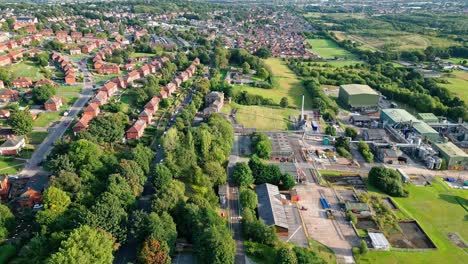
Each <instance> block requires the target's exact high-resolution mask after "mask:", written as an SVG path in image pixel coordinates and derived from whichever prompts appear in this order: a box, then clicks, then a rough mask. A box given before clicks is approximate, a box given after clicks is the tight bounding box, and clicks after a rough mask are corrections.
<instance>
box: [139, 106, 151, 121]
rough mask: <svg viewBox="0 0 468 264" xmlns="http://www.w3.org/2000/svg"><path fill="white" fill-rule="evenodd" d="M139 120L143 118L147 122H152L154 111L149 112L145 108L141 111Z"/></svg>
mask: <svg viewBox="0 0 468 264" xmlns="http://www.w3.org/2000/svg"><path fill="white" fill-rule="evenodd" d="M138 120H143V121H145V122H146V124H148V125H149V124H151V121H152V120H153V114H152V112H148V111H146V109H145V110H143V111H141V113H140V115H139V116H138Z"/></svg>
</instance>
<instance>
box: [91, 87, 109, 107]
mask: <svg viewBox="0 0 468 264" xmlns="http://www.w3.org/2000/svg"><path fill="white" fill-rule="evenodd" d="M107 99H108V96H107V92H106V91H102V90H101V91H99V92H97V94H96V96H95V97H94V98H93V99H92V100H91V102H90V103H96V104H97V105H103V104H105V103H107Z"/></svg>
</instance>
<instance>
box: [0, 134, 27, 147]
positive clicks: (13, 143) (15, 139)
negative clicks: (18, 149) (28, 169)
mask: <svg viewBox="0 0 468 264" xmlns="http://www.w3.org/2000/svg"><path fill="white" fill-rule="evenodd" d="M21 141H24V137H23V136H17V137H12V138H9V139H7V140H6V141H5V142H3V144H2V145H1V146H0V147H2V148H11V147H15V146H17V145H18V144H19V143H20V142H21Z"/></svg>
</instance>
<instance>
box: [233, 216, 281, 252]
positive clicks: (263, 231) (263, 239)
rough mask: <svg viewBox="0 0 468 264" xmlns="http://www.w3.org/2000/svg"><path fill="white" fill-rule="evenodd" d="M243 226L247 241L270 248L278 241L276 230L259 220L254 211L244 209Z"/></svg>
mask: <svg viewBox="0 0 468 264" xmlns="http://www.w3.org/2000/svg"><path fill="white" fill-rule="evenodd" d="M242 224H243V231H244V235H245V238H246V239H249V240H252V241H254V242H257V243H262V244H266V245H270V246H272V245H274V244H275V243H276V241H277V239H278V237H277V236H276V232H275V230H274V228H273V227H269V226H267V225H266V224H265V223H264V222H262V221H260V220H258V219H257V218H256V216H255V212H254V211H253V210H252V209H249V208H244V212H243V213H242Z"/></svg>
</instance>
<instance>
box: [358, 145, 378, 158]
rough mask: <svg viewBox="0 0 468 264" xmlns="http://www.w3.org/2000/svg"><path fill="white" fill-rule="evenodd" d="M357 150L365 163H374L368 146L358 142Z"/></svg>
mask: <svg viewBox="0 0 468 264" xmlns="http://www.w3.org/2000/svg"><path fill="white" fill-rule="evenodd" d="M358 149H359V152H360V153H361V155H362V157H363V158H364V159H365V160H366V162H369V163H371V162H373V161H374V154H372V152H371V150H370V148H369V145H368V144H367V143H366V142H364V141H359V144H358Z"/></svg>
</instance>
